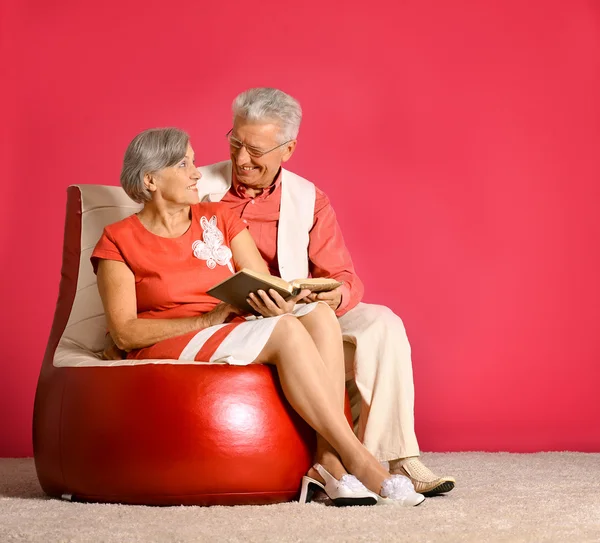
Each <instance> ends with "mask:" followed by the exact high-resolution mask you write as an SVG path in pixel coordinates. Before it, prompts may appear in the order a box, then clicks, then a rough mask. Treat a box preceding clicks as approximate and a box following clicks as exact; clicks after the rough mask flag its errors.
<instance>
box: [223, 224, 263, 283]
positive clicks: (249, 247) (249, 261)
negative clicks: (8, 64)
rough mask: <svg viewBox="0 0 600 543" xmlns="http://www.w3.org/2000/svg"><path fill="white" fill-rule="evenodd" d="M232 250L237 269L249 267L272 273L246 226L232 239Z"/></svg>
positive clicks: (257, 270)
mask: <svg viewBox="0 0 600 543" xmlns="http://www.w3.org/2000/svg"><path fill="white" fill-rule="evenodd" d="M231 252H232V253H233V261H234V263H235V269H236V270H241V269H242V268H248V269H249V270H252V271H256V272H261V273H266V274H268V275H271V273H270V272H269V268H268V267H267V264H266V262H265V261H264V260H263V257H262V256H261V255H260V252H259V250H258V248H257V247H256V243H254V240H253V239H252V236H251V235H250V232H248V229H247V228H244V229H243V230H242V231H241V232H240V233H239V234H238V235H237V236H235V237H234V238H233V239H232V240H231Z"/></svg>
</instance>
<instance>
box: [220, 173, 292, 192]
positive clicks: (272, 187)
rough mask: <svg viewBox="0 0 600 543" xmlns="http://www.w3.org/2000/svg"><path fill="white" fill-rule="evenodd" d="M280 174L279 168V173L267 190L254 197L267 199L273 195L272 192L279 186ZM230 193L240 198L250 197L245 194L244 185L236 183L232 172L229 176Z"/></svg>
mask: <svg viewBox="0 0 600 543" xmlns="http://www.w3.org/2000/svg"><path fill="white" fill-rule="evenodd" d="M281 172H282V168H279V171H278V172H277V175H276V176H275V180H274V181H273V182H272V183H271V184H270V185H269V186H268V187H267V188H265V189H263V191H262V192H261V193H260V194H259V195H258V196H256V198H268V197H269V196H270V195H271V194H273V192H275V191H276V190H277V188H278V187H279V185H281ZM231 192H233V193H234V194H236V195H237V196H239V197H240V198H250V196H248V195H247V194H246V188H245V187H244V185H241V184H239V183H237V180H236V178H235V172H232V175H231Z"/></svg>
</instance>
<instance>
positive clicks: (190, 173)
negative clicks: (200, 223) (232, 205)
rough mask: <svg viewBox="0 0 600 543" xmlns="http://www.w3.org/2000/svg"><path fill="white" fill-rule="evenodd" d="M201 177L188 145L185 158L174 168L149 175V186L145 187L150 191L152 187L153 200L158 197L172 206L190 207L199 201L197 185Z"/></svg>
mask: <svg viewBox="0 0 600 543" xmlns="http://www.w3.org/2000/svg"><path fill="white" fill-rule="evenodd" d="M147 175H148V174H147ZM201 177H202V175H201V174H200V172H199V171H198V168H196V165H195V163H194V150H193V149H192V146H191V145H190V144H188V147H187V151H186V153H185V157H183V158H182V159H181V160H180V161H179V162H178V163H177V164H175V166H169V167H168V168H163V169H162V170H159V171H157V172H155V173H154V174H152V175H150V178H151V181H150V185H149V186H148V185H147V186H148V188H149V190H151V191H152V190H153V188H152V187H154V198H155V199H156V197H157V196H158V197H159V198H161V199H162V200H165V201H167V202H170V203H173V204H183V205H191V204H197V203H198V202H199V201H200V199H199V197H198V187H197V184H198V180H199V179H200V178H201Z"/></svg>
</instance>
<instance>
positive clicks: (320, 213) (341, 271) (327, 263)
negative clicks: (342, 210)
mask: <svg viewBox="0 0 600 543" xmlns="http://www.w3.org/2000/svg"><path fill="white" fill-rule="evenodd" d="M308 258H309V271H310V274H311V275H312V277H333V278H334V279H336V280H337V281H342V282H343V283H344V284H343V285H342V286H341V287H340V288H339V289H336V290H335V291H332V292H331V293H327V292H323V293H321V294H319V295H314V294H313V295H311V299H313V300H314V299H316V300H324V301H326V302H328V303H330V305H333V306H335V304H336V303H337V299H338V298H341V299H340V301H339V305H337V307H334V309H335V313H336V315H337V316H338V317H341V316H342V315H343V314H344V313H346V312H348V311H350V309H352V308H353V307H355V306H356V305H357V304H358V302H360V301H361V299H362V297H363V293H364V286H363V283H362V281H361V280H360V279H359V277H358V276H357V275H356V271H355V270H354V264H353V263H352V258H351V257H350V253H349V251H348V249H347V248H346V244H345V243H344V238H343V236H342V230H341V228H340V225H339V224H338V222H337V219H336V217H335V212H334V211H333V207H332V206H331V203H330V202H329V198H327V196H326V195H325V194H324V193H323V192H322V191H320V190H319V189H317V198H316V201H315V220H314V223H313V227H312V229H311V231H310V241H309V244H308Z"/></svg>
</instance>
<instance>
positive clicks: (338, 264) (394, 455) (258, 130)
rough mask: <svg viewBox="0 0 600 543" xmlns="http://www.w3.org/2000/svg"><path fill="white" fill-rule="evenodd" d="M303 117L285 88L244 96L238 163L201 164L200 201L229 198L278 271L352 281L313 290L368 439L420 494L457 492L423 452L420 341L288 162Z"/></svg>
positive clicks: (237, 126) (237, 117) (236, 132)
mask: <svg viewBox="0 0 600 543" xmlns="http://www.w3.org/2000/svg"><path fill="white" fill-rule="evenodd" d="M301 119H302V110H301V108H300V104H299V103H298V102H297V101H296V100H295V99H294V98H292V97H291V96H289V95H287V94H286V93H284V92H282V91H280V90H277V89H270V88H256V89H250V90H248V91H246V92H243V93H242V94H240V95H239V96H238V97H237V98H236V99H235V100H234V102H233V128H232V129H231V130H230V131H229V132H228V134H227V139H228V141H229V147H230V156H231V159H230V160H227V161H225V162H220V163H217V164H213V165H210V166H205V167H201V168H200V171H201V172H202V176H203V178H202V182H201V183H200V184H199V187H200V191H201V194H200V197H201V198H203V199H204V200H209V201H213V202H215V201H221V202H223V203H224V204H226V205H228V206H229V207H230V208H231V209H233V210H234V211H235V212H236V213H237V214H238V215H239V216H240V217H241V218H242V219H243V221H244V222H245V223H246V224H247V225H248V228H249V230H250V233H251V234H252V236H253V238H254V240H255V241H256V244H257V246H258V248H259V250H260V252H261V254H262V256H263V258H264V259H265V261H266V262H267V264H268V266H269V269H270V271H271V273H272V274H273V275H279V276H281V277H283V278H284V279H287V280H292V279H296V278H299V277H307V276H309V275H311V276H313V277H333V278H335V279H337V280H339V281H343V285H342V286H341V287H339V288H338V289H336V290H334V291H332V292H328V293H321V294H319V295H311V296H312V298H313V299H319V300H324V301H326V302H327V303H328V304H329V305H330V306H331V307H332V308H333V309H334V310H335V312H336V314H337V315H338V317H339V322H340V325H341V328H342V333H343V335H344V341H345V346H346V349H345V351H346V367H347V374H349V376H350V377H354V382H355V384H356V388H357V389H358V392H359V393H360V412H359V416H358V421H357V432H358V435H359V437H360V439H361V440H362V441H363V443H364V444H365V446H366V447H367V449H368V450H369V451H371V453H373V455H375V457H376V458H378V459H379V460H380V461H381V462H389V468H390V471H391V472H392V473H399V474H402V475H406V476H407V477H409V478H410V479H411V480H412V482H413V484H414V486H415V490H416V491H417V492H419V493H422V494H425V495H428V496H431V495H435V494H440V493H443V492H448V491H450V490H452V488H454V484H455V481H454V479H453V478H451V477H439V476H437V475H435V474H434V473H432V472H431V470H429V469H428V468H427V467H426V466H425V465H424V464H423V463H422V462H421V461H420V460H419V458H418V457H419V446H418V444H417V438H416V436H415V431H414V416H413V406H414V386H413V375H412V363H411V357H410V345H409V343H408V339H407V337H406V332H405V330H404V326H403V324H402V321H401V320H400V318H399V317H398V316H396V315H395V314H394V313H393V312H392V311H391V310H390V309H388V308H387V307H383V306H378V305H371V304H364V303H361V298H362V296H363V290H364V288H363V284H362V282H361V281H360V279H359V278H358V276H357V275H356V273H355V271H354V266H353V264H352V259H351V258H350V254H349V252H348V250H347V249H346V246H345V244H344V240H343V238H342V233H341V230H340V227H339V225H338V223H337V221H336V218H335V213H334V211H333V208H332V207H331V204H330V203H329V200H328V198H327V196H326V195H325V194H324V193H323V192H321V191H320V190H319V189H318V188H316V187H315V186H314V185H313V184H312V183H311V182H310V181H307V180H306V179H303V178H302V177H299V176H298V175H296V174H294V173H292V172H290V171H288V170H286V169H284V168H282V164H283V163H284V162H287V161H288V160H289V159H290V158H291V156H292V154H293V153H294V150H295V148H296V143H297V140H296V138H297V135H298V131H299V128H300V122H301ZM348 370H349V371H348ZM353 384H354V383H352V385H353Z"/></svg>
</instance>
